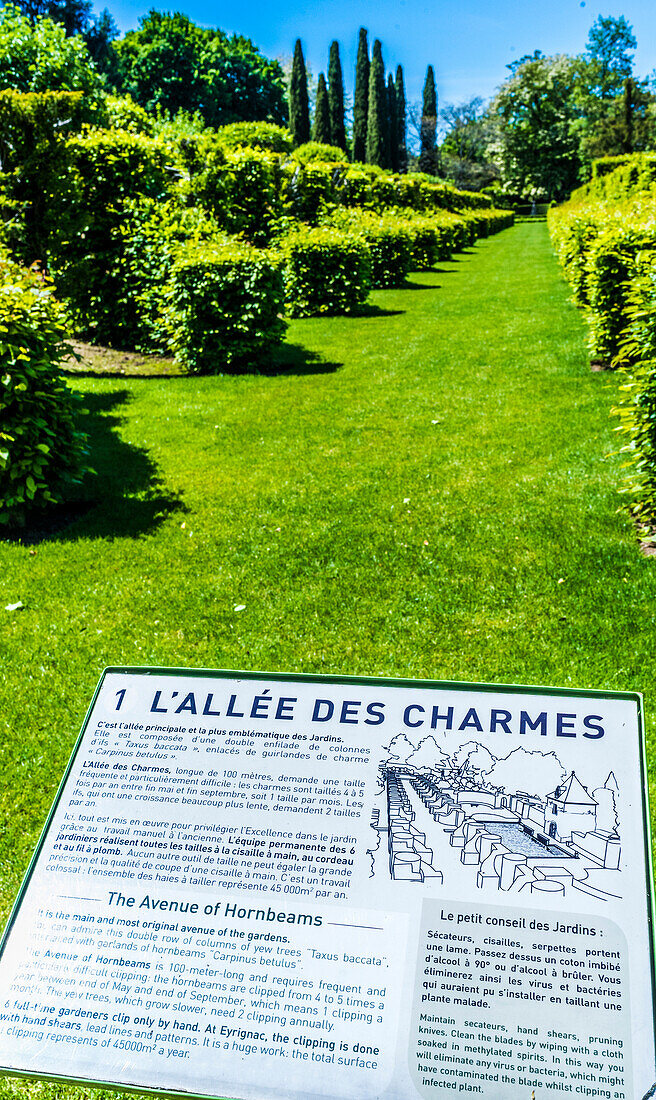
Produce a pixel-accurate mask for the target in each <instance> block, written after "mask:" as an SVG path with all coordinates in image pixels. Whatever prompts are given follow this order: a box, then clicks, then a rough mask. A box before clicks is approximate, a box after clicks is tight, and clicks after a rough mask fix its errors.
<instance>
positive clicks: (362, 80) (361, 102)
mask: <svg viewBox="0 0 656 1100" xmlns="http://www.w3.org/2000/svg"><path fill="white" fill-rule="evenodd" d="M368 118H369V46H368V44H367V32H366V30H365V29H364V27H360V39H359V42H358V57H357V61H356V63H355V92H354V95H353V160H359V161H361V162H363V161H365V160H366V156H367V121H368Z"/></svg>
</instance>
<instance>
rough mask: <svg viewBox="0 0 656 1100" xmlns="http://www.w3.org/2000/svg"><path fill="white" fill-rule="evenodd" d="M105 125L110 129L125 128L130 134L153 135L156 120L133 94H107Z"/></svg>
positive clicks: (104, 106)
mask: <svg viewBox="0 0 656 1100" xmlns="http://www.w3.org/2000/svg"><path fill="white" fill-rule="evenodd" d="M103 108H104V110H103V114H104V119H103V122H104V125H105V126H106V127H107V129H108V130H124V131H125V132H126V133H128V134H146V135H147V136H148V137H153V135H154V134H155V130H156V120H155V119H154V118H153V116H152V115H149V114H148V111H146V110H145V109H144V108H143V107H140V106H139V104H138V103H135V101H134V100H133V98H132V96H130V95H123V96H112V95H109V96H106V98H105V100H104V103H103Z"/></svg>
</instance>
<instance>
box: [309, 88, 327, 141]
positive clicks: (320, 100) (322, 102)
mask: <svg viewBox="0 0 656 1100" xmlns="http://www.w3.org/2000/svg"><path fill="white" fill-rule="evenodd" d="M312 140H313V142H317V143H318V144H321V145H330V107H329V105H328V89H327V87H326V78H325V76H324V75H323V73H319V79H318V81H317V101H316V104H315V108H314V124H313V126H312Z"/></svg>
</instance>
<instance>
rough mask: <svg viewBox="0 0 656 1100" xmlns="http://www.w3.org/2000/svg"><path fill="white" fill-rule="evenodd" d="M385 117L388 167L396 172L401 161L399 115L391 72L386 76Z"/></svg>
mask: <svg viewBox="0 0 656 1100" xmlns="http://www.w3.org/2000/svg"><path fill="white" fill-rule="evenodd" d="M387 117H388V120H389V143H390V145H389V147H390V168H391V169H392V171H393V172H398V171H399V166H400V163H401V159H400V158H401V152H400V149H399V116H398V110H397V106H396V87H395V85H394V78H393V77H392V74H391V73H390V74H389V76H388V77H387Z"/></svg>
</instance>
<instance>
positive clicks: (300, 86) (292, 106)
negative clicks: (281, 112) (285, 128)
mask: <svg viewBox="0 0 656 1100" xmlns="http://www.w3.org/2000/svg"><path fill="white" fill-rule="evenodd" d="M289 129H290V130H291V132H292V137H293V138H294V142H295V143H296V145H303V144H304V143H305V142H306V141H309V140H310V103H309V100H308V89H307V72H306V70H305V59H304V57H303V48H302V46H301V40H300V38H297V39H296V45H295V46H294V60H293V62H292V78H291V81H290V85H289Z"/></svg>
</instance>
